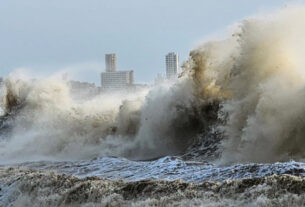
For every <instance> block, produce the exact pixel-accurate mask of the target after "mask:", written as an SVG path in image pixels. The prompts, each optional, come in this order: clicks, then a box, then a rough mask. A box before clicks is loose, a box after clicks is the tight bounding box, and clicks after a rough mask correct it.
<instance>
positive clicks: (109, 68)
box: [105, 54, 116, 72]
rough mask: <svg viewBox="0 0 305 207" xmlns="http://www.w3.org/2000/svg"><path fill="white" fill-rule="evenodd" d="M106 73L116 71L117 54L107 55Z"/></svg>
mask: <svg viewBox="0 0 305 207" xmlns="http://www.w3.org/2000/svg"><path fill="white" fill-rule="evenodd" d="M105 64H106V72H115V71H116V54H106V55H105Z"/></svg>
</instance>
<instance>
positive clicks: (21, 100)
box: [0, 6, 305, 207]
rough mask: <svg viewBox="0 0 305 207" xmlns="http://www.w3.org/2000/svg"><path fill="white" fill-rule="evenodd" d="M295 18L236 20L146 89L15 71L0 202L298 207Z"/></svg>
mask: <svg viewBox="0 0 305 207" xmlns="http://www.w3.org/2000/svg"><path fill="white" fill-rule="evenodd" d="M303 19H305V8H304V7H302V6H299V7H287V8H285V9H282V10H278V11H274V12H273V13H271V14H267V15H261V16H255V17H251V18H248V19H245V20H242V21H240V22H239V23H238V24H237V27H236V28H235V29H233V31H232V32H231V34H230V35H229V36H228V37H227V38H225V39H222V40H215V41H209V42H205V43H202V44H200V45H198V46H197V47H196V48H194V49H193V50H192V51H191V52H190V56H189V58H188V59H187V60H185V62H184V64H183V72H182V73H181V74H180V75H179V78H177V79H176V80H172V81H165V82H164V83H162V84H160V85H155V86H151V87H150V88H146V89H143V90H136V91H132V92H128V91H125V92H119V91H115V92H108V93H107V92H105V93H101V94H99V95H96V96H94V97H92V96H90V97H86V95H81V94H73V93H72V91H74V93H75V90H71V84H70V83H69V82H68V81H65V80H61V79H60V78H57V77H53V76H52V77H45V78H42V79H36V80H33V79H32V78H31V77H27V76H26V75H25V74H22V73H20V72H18V71H15V72H12V73H11V74H10V75H9V76H8V77H7V78H6V79H5V81H4V84H3V85H1V87H0V97H1V99H0V100H1V101H0V108H1V110H0V206H1V207H2V206H86V207H88V206H305V194H304V192H305V187H304V186H305V179H304V175H305V174H304V172H305V163H304V158H305V150H304V149H305V136H304V132H305V119H304V117H305V110H304V104H305V67H304V65H305V62H304V60H305V58H304V54H305V41H304V37H305V29H304V28H305V22H304V21H303ZM84 94H85V93H84ZM75 97H77V99H76V98H75Z"/></svg>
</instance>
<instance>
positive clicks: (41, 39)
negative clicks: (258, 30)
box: [0, 0, 303, 85]
mask: <svg viewBox="0 0 305 207" xmlns="http://www.w3.org/2000/svg"><path fill="white" fill-rule="evenodd" d="M290 2H293V3H294V2H303V1H284V0H271V1H268V2H266V1H263V0H255V1H251V2H245V1H242V0H237V1H234V3H232V2H228V1H225V0H221V1H217V2H214V1H200V0H192V1H187V2H186V1H173V0H167V1H161V0H158V1H152V0H147V1H140V0H131V1H128V2H127V1H123V0H115V1H98V0H92V1H90V2H89V1H84V0H73V1H72V0H65V1H59V0H54V1H46V0H29V1H21V0H10V1H5V2H2V5H1V7H0V25H1V27H0V33H1V38H0V45H1V50H0V76H4V77H5V76H7V75H8V74H9V73H10V72H12V71H14V70H16V69H17V68H23V69H24V70H25V71H27V73H30V74H33V75H36V76H37V75H50V74H53V73H56V72H58V71H67V72H68V73H69V75H70V78H71V79H75V80H80V81H87V82H94V83H96V84H97V85H100V72H102V71H104V69H105V66H104V55H105V54H106V53H116V54H117V58H118V61H117V62H118V70H134V72H135V82H137V83H144V82H146V83H151V82H153V80H154V78H155V77H156V75H157V74H158V73H163V74H164V73H165V60H164V59H165V55H166V54H167V53H168V52H176V53H178V54H179V58H180V61H179V62H180V64H181V63H182V62H183V60H185V59H186V58H187V57H188V53H189V51H190V50H191V49H192V48H193V47H194V46H195V45H196V44H197V43H198V42H200V41H201V40H202V39H206V38H209V37H210V36H214V35H216V36H217V35H219V34H220V35H221V33H222V32H223V28H225V27H227V26H229V25H232V24H233V23H234V22H236V21H238V20H239V19H243V18H244V17H247V16H251V15H253V14H255V13H260V12H265V11H269V10H273V9H275V8H281V7H284V6H285V4H287V3H290Z"/></svg>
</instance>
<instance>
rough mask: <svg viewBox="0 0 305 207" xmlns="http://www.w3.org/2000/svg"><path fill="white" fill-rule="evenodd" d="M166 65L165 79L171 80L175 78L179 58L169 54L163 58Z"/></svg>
mask: <svg viewBox="0 0 305 207" xmlns="http://www.w3.org/2000/svg"><path fill="white" fill-rule="evenodd" d="M165 63H166V77H167V79H172V78H175V77H177V73H178V66H179V57H178V55H177V54H176V53H174V52H170V53H168V54H167V55H166V56H165Z"/></svg>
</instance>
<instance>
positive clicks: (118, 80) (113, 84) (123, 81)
mask: <svg viewBox="0 0 305 207" xmlns="http://www.w3.org/2000/svg"><path fill="white" fill-rule="evenodd" d="M105 64H106V72H102V74H101V81H102V89H126V88H129V87H130V86H132V85H133V71H132V70H129V71H116V55H115V54H106V55H105Z"/></svg>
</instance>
